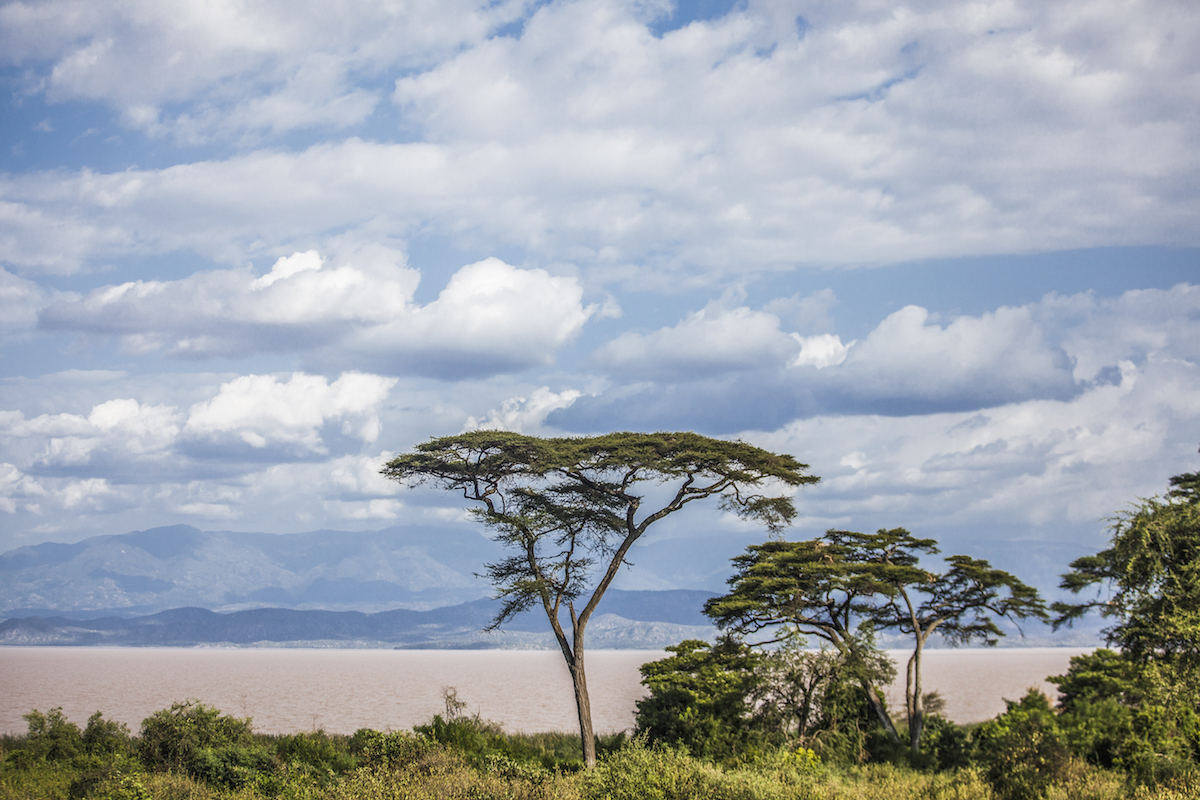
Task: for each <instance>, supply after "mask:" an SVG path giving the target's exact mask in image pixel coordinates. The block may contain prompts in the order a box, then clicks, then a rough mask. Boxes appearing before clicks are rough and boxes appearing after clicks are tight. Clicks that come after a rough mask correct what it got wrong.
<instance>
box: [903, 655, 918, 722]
mask: <svg viewBox="0 0 1200 800" xmlns="http://www.w3.org/2000/svg"><path fill="white" fill-rule="evenodd" d="M914 658H916V654H915V653H914V654H913V655H911V656H909V657H908V664H907V666H906V667H905V668H904V714H905V716H906V717H908V718H909V719H910V720H911V719H912V717H913V659H914Z"/></svg>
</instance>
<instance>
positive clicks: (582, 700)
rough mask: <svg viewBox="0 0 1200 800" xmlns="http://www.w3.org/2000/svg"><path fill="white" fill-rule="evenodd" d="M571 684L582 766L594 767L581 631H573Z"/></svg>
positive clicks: (593, 746)
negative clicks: (577, 714)
mask: <svg viewBox="0 0 1200 800" xmlns="http://www.w3.org/2000/svg"><path fill="white" fill-rule="evenodd" d="M568 666H570V668H571V683H573V684H574V686H575V709H576V710H577V711H578V712H579V743H580V744H581V745H583V764H584V766H585V767H587V768H588V769H591V768H592V767H594V766H596V735H595V732H594V731H593V730H592V701H591V700H590V699H589V698H588V688H587V672H586V670H585V669H584V665H583V631H582V630H581V629H577V630H576V631H575V652H574V658H573V659H571V661H569V662H568Z"/></svg>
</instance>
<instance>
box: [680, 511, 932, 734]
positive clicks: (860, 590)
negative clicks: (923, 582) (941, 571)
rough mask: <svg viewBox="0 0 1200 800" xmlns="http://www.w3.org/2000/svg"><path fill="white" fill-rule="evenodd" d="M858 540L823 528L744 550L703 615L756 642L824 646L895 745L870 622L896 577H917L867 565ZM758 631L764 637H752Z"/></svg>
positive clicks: (907, 569) (897, 568)
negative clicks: (817, 535) (725, 587)
mask: <svg viewBox="0 0 1200 800" xmlns="http://www.w3.org/2000/svg"><path fill="white" fill-rule="evenodd" d="M860 536H861V534H852V533H851V532H849V531H829V532H827V533H826V534H825V536H824V537H823V538H821V539H813V540H810V541H803V542H784V541H769V542H764V543H763V544H756V545H750V547H749V548H747V552H746V553H744V554H742V555H740V556H737V557H736V558H734V559H733V563H734V566H735V567H736V569H737V571H736V573H735V574H734V576H733V577H732V578H730V579H729V585H730V587H731V591H730V592H729V594H726V595H724V596H722V597H714V598H712V599H710V600H709V601H708V602H707V603H705V605H704V613H705V614H707V615H708V616H710V617H711V618H712V619H713V621H714V622H716V623H717V624H718V625H719V626H720V627H722V628H724V629H726V630H731V631H733V632H734V633H737V634H739V635H743V636H745V635H751V636H756V637H758V639H757V641H756V643H757V644H761V645H765V644H774V643H777V642H780V641H786V640H789V639H791V638H794V637H796V636H797V635H799V636H804V637H810V636H812V637H816V638H818V639H821V640H823V641H825V642H828V643H829V644H830V645H832V646H833V647H834V648H835V649H836V650H837V651H838V652H839V653H840V654H841V655H842V657H843V660H844V663H845V664H847V665H848V667H849V668H850V669H852V670H853V671H854V672H855V679H856V680H857V681H858V683H859V685H860V686H861V687H862V689H863V692H864V694H865V695H866V699H867V703H868V705H869V706H870V707H871V710H872V711H873V712H874V714H875V717H876V718H877V719H878V720H879V723H880V724H881V725H882V726H883V728H884V730H885V731H886V732H887V734H888V736H889V737H890V738H892V739H893V740H899V735H898V734H897V733H896V726H895V725H894V724H893V723H892V718H891V715H890V714H888V711H887V707H886V706H885V705H884V702H883V698H882V696H881V695H880V693H879V686H880V685H881V684H884V683H886V682H887V681H889V680H890V679H891V674H894V673H891V674H888V672H885V671H882V670H880V668H879V667H880V661H879V659H878V658H876V657H875V656H876V650H875V646H874V640H873V636H872V630H871V621H872V619H873V616H874V614H875V612H876V605H877V603H878V598H879V597H880V596H881V595H882V596H890V595H892V594H894V592H895V583H896V581H897V580H900V579H901V576H900V574H899V573H904V575H905V577H906V578H907V579H912V578H914V577H915V576H917V575H919V574H920V573H919V572H918V571H917V570H916V568H915V567H913V566H911V565H904V564H895V565H886V564H883V563H880V562H878V561H875V562H867V561H866V560H865V559H864V558H863V557H862V553H861V552H860V551H861V547H860V546H859V545H860V544H861V543H860V542H857V541H855V538H856V537H860ZM889 578H890V580H889ZM863 622H866V623H867V625H866V627H865V628H861V627H860V624H861V623H863ZM764 632H766V633H768V634H769V635H768V637H767V638H762V637H759V636H758V635H759V634H762V633H764Z"/></svg>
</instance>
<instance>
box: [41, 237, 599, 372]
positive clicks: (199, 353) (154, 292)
mask: <svg viewBox="0 0 1200 800" xmlns="http://www.w3.org/2000/svg"><path fill="white" fill-rule="evenodd" d="M419 280H420V275H419V274H418V273H417V272H416V271H415V270H412V269H409V268H407V267H404V266H399V265H397V264H395V263H394V261H392V260H389V259H387V258H383V257H379V255H378V254H377V255H376V257H375V258H373V259H372V258H366V257H364V258H361V259H360V260H356V261H353V262H352V263H346V264H339V265H336V266H326V265H325V263H324V262H323V260H322V259H321V257H320V256H319V254H318V253H317V252H316V251H311V250H310V251H307V252H303V253H296V254H294V255H292V256H288V257H285V258H280V259H279V260H278V261H276V262H275V264H274V266H273V267H272V268H271V271H270V272H268V273H267V274H265V275H262V276H259V277H255V276H254V275H253V274H252V273H251V272H250V271H249V270H217V271H213V272H201V273H197V274H195V275H192V276H190V277H188V278H184V279H182V280H177V281H133V282H130V283H124V284H120V285H116V286H105V287H102V288H100V289H96V290H93V291H92V292H90V293H88V294H87V295H86V296H84V297H81V298H78V299H63V300H58V301H57V302H55V303H53V304H51V305H49V306H48V307H46V308H45V309H43V310H42V312H41V314H40V318H39V319H40V325H41V327H42V328H43V329H44V330H58V331H73V332H80V333H87V334H93V335H96V334H98V335H104V336H118V337H120V338H121V341H122V344H123V345H124V347H125V349H126V350H129V351H133V352H135V353H146V352H154V351H159V350H162V351H165V352H166V354H168V355H171V356H175V357H179V358H192V359H200V358H212V357H216V356H232V357H239V356H248V355H252V354H256V353H264V352H267V353H270V352H276V353H280V352H282V353H303V354H307V355H308V356H309V357H310V358H312V359H314V360H316V361H318V362H321V361H326V360H327V361H329V362H335V363H341V364H343V365H344V364H346V363H347V362H349V363H359V364H366V365H368V366H369V367H374V368H376V369H379V370H383V371H388V372H392V373H400V372H403V373H416V374H423V375H431V376H439V377H462V376H464V375H487V374H494V373H498V372H506V371H511V370H515V369H521V368H523V367H528V366H532V365H539V364H547V363H549V362H550V361H551V360H552V359H553V357H554V354H555V352H556V350H557V349H558V348H559V347H560V346H562V345H563V344H564V343H565V342H567V341H568V340H570V339H571V338H572V337H573V336H575V335H576V334H577V333H578V332H579V330H580V328H582V326H583V324H584V323H585V322H586V321H587V319H588V318H589V317H590V316H591V315H592V313H593V312H594V311H595V307H593V306H587V307H585V306H584V305H583V302H582V299H583V290H582V288H581V287H580V286H579V284H578V283H577V282H576V281H575V280H574V279H573V278H566V277H555V276H552V275H550V274H549V273H547V272H546V271H544V270H540V269H533V270H521V269H517V268H515V267H511V266H509V265H508V264H505V263H504V262H503V261H500V260H499V259H495V258H490V259H487V260H485V261H480V262H478V263H476V264H469V265H467V266H465V267H463V268H462V269H460V270H459V271H458V272H456V273H455V274H454V275H453V276H452V277H451V279H450V282H449V283H448V285H447V286H446V288H445V289H444V290H443V291H442V292H441V294H440V295H439V296H438V298H437V300H435V301H433V302H431V303H428V304H426V305H423V306H422V305H419V304H416V303H414V302H413V293H414V291H415V290H416V287H417V284H418V282H419Z"/></svg>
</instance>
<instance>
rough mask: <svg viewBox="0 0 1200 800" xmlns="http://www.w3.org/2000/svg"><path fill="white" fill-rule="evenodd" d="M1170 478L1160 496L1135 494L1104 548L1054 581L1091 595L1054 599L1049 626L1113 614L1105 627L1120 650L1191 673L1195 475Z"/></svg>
mask: <svg viewBox="0 0 1200 800" xmlns="http://www.w3.org/2000/svg"><path fill="white" fill-rule="evenodd" d="M1170 482H1171V489H1170V490H1169V491H1168V492H1167V495H1166V497H1161V498H1160V497H1151V498H1149V499H1146V500H1142V501H1140V502H1139V503H1138V504H1137V505H1136V506H1134V507H1133V508H1132V509H1131V510H1128V511H1124V512H1121V513H1119V514H1117V515H1116V516H1115V517H1114V518H1113V519H1112V524H1111V525H1110V527H1109V530H1110V531H1112V538H1111V541H1110V543H1109V547H1108V548H1107V549H1105V550H1102V551H1100V552H1099V553H1097V554H1096V555H1094V556H1085V557H1083V558H1079V559H1076V560H1075V561H1072V562H1071V572H1068V573H1067V574H1065V575H1063V576H1062V578H1063V579H1062V584H1061V587H1062V588H1063V589H1067V590H1069V591H1071V592H1073V593H1076V594H1078V593H1080V592H1083V591H1084V590H1087V589H1090V588H1094V589H1096V595H1095V596H1094V597H1093V598H1092V599H1090V600H1087V601H1084V602H1081V603H1065V602H1058V603H1055V604H1054V606H1053V610H1054V612H1055V613H1056V614H1057V617H1056V618H1055V620H1054V627H1055V628H1058V627H1061V626H1063V625H1070V624H1072V623H1073V622H1074V621H1075V620H1076V619H1079V618H1080V617H1082V616H1083V615H1084V614H1087V613H1088V612H1090V611H1099V612H1100V614H1101V615H1102V616H1104V617H1109V618H1115V619H1116V623H1115V624H1114V625H1112V626H1111V627H1110V628H1108V629H1107V630H1105V632H1104V634H1105V636H1106V638H1107V640H1108V643H1109V644H1113V645H1118V646H1119V647H1120V648H1121V652H1122V654H1123V655H1125V656H1128V657H1129V658H1131V659H1133V660H1134V661H1136V662H1141V663H1148V662H1151V661H1153V662H1156V663H1158V664H1159V665H1160V666H1162V665H1170V666H1174V667H1178V668H1180V669H1182V670H1183V672H1184V673H1193V672H1196V671H1197V670H1200V474H1197V473H1185V474H1183V475H1176V476H1175V477H1173V478H1171V481H1170ZM1104 589H1107V590H1108V591H1107V593H1105V592H1104V591H1103V590H1104Z"/></svg>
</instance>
